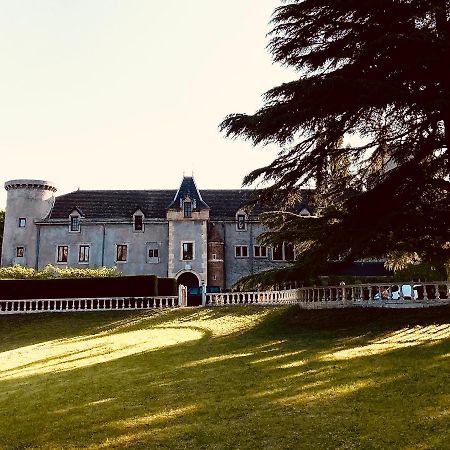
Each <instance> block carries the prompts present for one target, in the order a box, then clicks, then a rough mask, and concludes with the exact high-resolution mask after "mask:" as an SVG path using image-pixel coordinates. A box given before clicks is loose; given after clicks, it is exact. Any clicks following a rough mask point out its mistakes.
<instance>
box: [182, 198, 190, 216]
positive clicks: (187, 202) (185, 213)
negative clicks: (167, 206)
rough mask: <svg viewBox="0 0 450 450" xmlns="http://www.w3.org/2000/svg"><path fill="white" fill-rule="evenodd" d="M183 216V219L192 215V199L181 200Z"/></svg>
mask: <svg viewBox="0 0 450 450" xmlns="http://www.w3.org/2000/svg"><path fill="white" fill-rule="evenodd" d="M183 217H184V218H185V219H190V218H191V217H192V201H191V200H185V201H184V202H183Z"/></svg>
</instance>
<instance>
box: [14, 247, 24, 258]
mask: <svg viewBox="0 0 450 450" xmlns="http://www.w3.org/2000/svg"><path fill="white" fill-rule="evenodd" d="M16 256H17V258H23V257H24V256H25V247H16Z"/></svg>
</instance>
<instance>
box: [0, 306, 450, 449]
mask: <svg viewBox="0 0 450 450" xmlns="http://www.w3.org/2000/svg"><path fill="white" fill-rule="evenodd" d="M127 447H128V448H143V449H155V448H156V449H163V448H164V449H180V448H189V449H191V448H192V449H206V448H213V449H234V448H240V449H302V448H311V449H328V448H330V449H334V448H342V449H347V448H365V449H371V448H382V449H392V448H399V449H400V448H401V449H428V448H430V449H431V448H436V449H443V448H450V308H435V309H424V310H419V311H413V310H409V311H395V310H390V311H389V310H388V311H382V310H371V309H365V310H356V309H355V310H335V311H302V310H300V309H297V308H295V307H294V308H262V307H242V308H240V307H234V308H223V309H185V310H177V311H162V312H135V313H134V312H133V313H128V314H127V313H72V314H45V315H44V314H42V315H30V316H9V317H5V316H3V317H0V448H1V449H12V448H14V449H23V448H46V449H50V448H51V449H60V448H92V449H95V448H127Z"/></svg>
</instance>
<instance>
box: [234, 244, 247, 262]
mask: <svg viewBox="0 0 450 450" xmlns="http://www.w3.org/2000/svg"><path fill="white" fill-rule="evenodd" d="M244 249H245V252H243V250H244ZM238 253H239V255H238ZM244 253H246V254H245V255H244ZM234 257H235V258H240V259H244V258H248V257H249V252H248V245H235V246H234Z"/></svg>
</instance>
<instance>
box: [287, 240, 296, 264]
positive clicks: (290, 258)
mask: <svg viewBox="0 0 450 450" xmlns="http://www.w3.org/2000/svg"><path fill="white" fill-rule="evenodd" d="M284 259H285V260H286V261H294V260H295V254H294V246H293V245H292V244H289V243H287V242H285V243H284Z"/></svg>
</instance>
